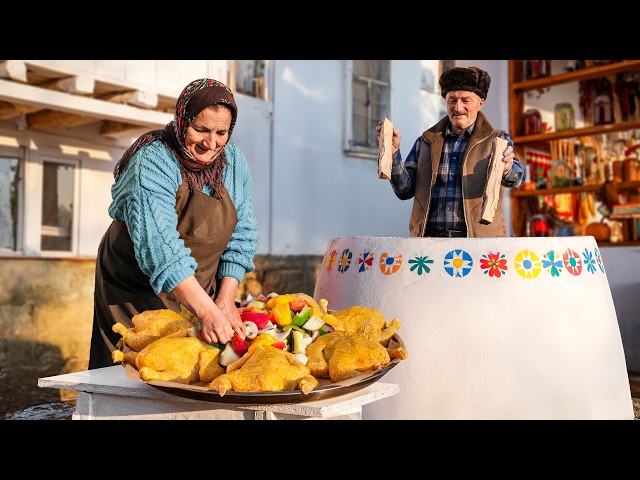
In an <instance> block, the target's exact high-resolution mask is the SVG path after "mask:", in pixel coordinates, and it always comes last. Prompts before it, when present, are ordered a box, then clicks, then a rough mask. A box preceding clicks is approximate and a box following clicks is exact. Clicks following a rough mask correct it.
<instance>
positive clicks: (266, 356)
mask: <svg viewBox="0 0 640 480" xmlns="http://www.w3.org/2000/svg"><path fill="white" fill-rule="evenodd" d="M232 365H233V367H231V365H230V366H229V367H231V368H229V367H227V373H225V374H223V375H220V376H219V377H217V378H215V379H214V380H213V381H212V382H211V383H210V384H209V389H210V390H215V391H217V392H218V393H219V394H220V396H221V397H222V396H224V394H225V393H227V392H283V391H291V390H300V391H302V393H304V394H305V395H306V394H308V393H309V392H311V390H313V389H314V388H316V387H317V386H318V385H319V382H318V380H317V379H316V378H315V377H313V376H312V375H311V374H310V373H309V369H308V368H307V367H306V366H305V365H304V364H303V363H302V362H301V361H300V360H298V359H297V358H296V356H295V355H293V354H292V353H290V352H287V351H285V350H281V349H279V348H276V347H272V346H271V345H260V346H259V347H258V348H256V349H255V350H254V351H253V352H252V353H251V354H250V353H245V355H243V357H242V359H241V360H237V361H236V362H234V363H233V364H232ZM230 370H231V371H230Z"/></svg>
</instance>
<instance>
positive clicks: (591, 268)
mask: <svg viewBox="0 0 640 480" xmlns="http://www.w3.org/2000/svg"><path fill="white" fill-rule="evenodd" d="M582 257H583V258H584V264H585V265H586V266H587V272H589V273H596V259H595V258H594V256H593V253H591V251H590V250H588V249H586V248H585V249H584V252H582Z"/></svg>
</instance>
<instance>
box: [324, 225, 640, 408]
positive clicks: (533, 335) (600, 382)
mask: <svg viewBox="0 0 640 480" xmlns="http://www.w3.org/2000/svg"><path fill="white" fill-rule="evenodd" d="M314 298H315V299H316V300H317V301H319V300H320V299H321V298H325V299H327V300H328V302H329V303H328V308H329V309H330V310H341V309H344V308H347V307H349V306H352V305H365V306H368V307H374V308H377V309H379V310H380V311H381V312H382V313H383V314H384V315H385V317H386V319H387V321H391V320H392V319H394V318H397V319H399V320H400V321H401V327H400V329H399V330H398V333H399V334H400V335H401V336H402V339H403V341H404V343H405V346H406V347H407V351H408V353H409V356H408V358H407V359H405V360H403V361H402V362H400V363H399V364H398V365H397V366H396V368H394V369H393V370H392V371H390V372H389V373H388V374H387V375H386V376H385V378H384V381H386V382H390V383H397V384H398V385H399V386H400V393H399V394H398V395H395V396H394V397H392V398H388V399H384V400H381V401H379V402H375V403H373V404H370V405H365V406H364V407H363V418H364V419H390V420H392V419H628V420H632V419H633V418H634V412H633V404H632V400H631V392H630V388H629V378H628V372H627V366H626V361H625V357H624V351H623V348H622V340H621V336H620V330H619V327H618V320H617V317H616V311H615V307H614V304H613V299H612V296H611V290H610V288H609V282H608V280H607V275H606V272H605V267H604V264H603V261H602V257H601V255H600V251H599V249H598V245H597V243H596V241H595V239H594V238H593V237H592V236H566V237H506V238H409V237H364V236H363V237H343V238H335V239H332V240H331V241H330V242H329V244H328V247H327V250H326V252H325V255H324V258H323V261H322V265H321V268H320V271H319V274H318V278H317V280H316V285H315V291H314Z"/></svg>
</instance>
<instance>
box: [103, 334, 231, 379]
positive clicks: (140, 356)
mask: <svg viewBox="0 0 640 480" xmlns="http://www.w3.org/2000/svg"><path fill="white" fill-rule="evenodd" d="M219 354H220V349H218V348H216V347H213V346H211V345H207V344H206V343H204V342H203V341H202V340H200V339H199V338H196V337H179V338H176V337H163V338H160V339H158V340H156V341H154V342H152V343H150V344H149V345H147V346H146V347H145V348H143V349H142V350H141V351H140V352H129V353H127V354H125V353H122V352H121V351H120V350H115V351H114V352H113V354H112V358H113V360H114V362H117V361H121V362H123V363H131V362H132V360H133V361H134V362H135V366H136V368H137V369H138V373H139V374H140V377H141V378H142V379H143V380H144V381H150V380H164V381H167V382H177V383H183V384H191V383H194V382H205V383H209V382H211V381H212V380H213V379H215V378H216V377H218V376H219V375H222V374H223V373H224V368H223V367H221V366H220V365H219V364H218V355H219Z"/></svg>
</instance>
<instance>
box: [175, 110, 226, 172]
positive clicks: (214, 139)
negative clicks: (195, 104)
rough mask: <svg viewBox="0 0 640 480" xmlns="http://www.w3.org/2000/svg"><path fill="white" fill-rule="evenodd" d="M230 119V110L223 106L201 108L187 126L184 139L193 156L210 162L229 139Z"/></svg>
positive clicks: (202, 161)
mask: <svg viewBox="0 0 640 480" xmlns="http://www.w3.org/2000/svg"><path fill="white" fill-rule="evenodd" d="M231 120H232V117H231V112H230V111H229V109H228V108H226V107H224V106H221V105H216V106H212V107H207V108H205V109H204V110H202V111H201V112H200V113H199V114H198V115H197V116H196V118H195V119H194V120H193V122H191V125H189V127H188V128H187V133H186V135H185V139H184V143H185V146H186V147H187V150H188V151H189V153H190V154H191V155H193V158H195V159H196V160H197V161H198V162H199V163H203V164H208V163H212V162H213V160H214V159H215V158H216V157H217V156H218V154H219V153H220V152H221V151H222V149H223V148H224V146H225V145H226V144H227V141H228V140H229V127H231Z"/></svg>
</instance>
